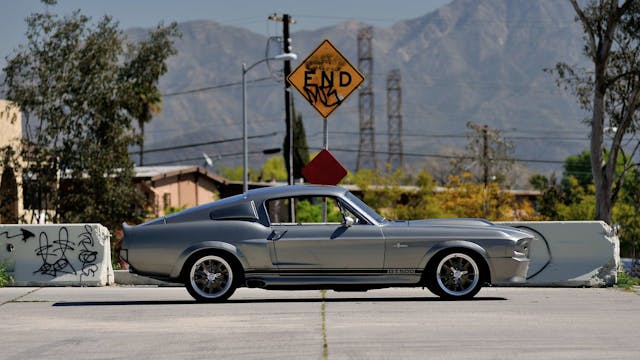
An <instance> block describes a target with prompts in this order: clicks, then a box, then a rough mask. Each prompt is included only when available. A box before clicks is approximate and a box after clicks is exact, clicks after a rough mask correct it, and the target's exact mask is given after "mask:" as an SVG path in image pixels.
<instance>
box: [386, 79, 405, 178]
mask: <svg viewBox="0 0 640 360" xmlns="http://www.w3.org/2000/svg"><path fill="white" fill-rule="evenodd" d="M387 119H388V130H389V135H388V138H389V157H388V158H387V162H388V163H389V164H390V166H391V168H392V169H399V168H400V169H401V168H403V167H404V153H403V149H402V88H401V77H400V70H398V69H395V70H392V71H390V72H389V75H387Z"/></svg>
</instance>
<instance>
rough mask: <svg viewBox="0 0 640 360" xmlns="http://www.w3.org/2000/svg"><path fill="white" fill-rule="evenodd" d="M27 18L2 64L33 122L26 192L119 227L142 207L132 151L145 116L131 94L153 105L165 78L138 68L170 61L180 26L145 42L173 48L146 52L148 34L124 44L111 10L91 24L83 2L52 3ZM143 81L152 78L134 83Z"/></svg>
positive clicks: (68, 213)
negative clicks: (76, 7)
mask: <svg viewBox="0 0 640 360" xmlns="http://www.w3.org/2000/svg"><path fill="white" fill-rule="evenodd" d="M48 3H55V2H54V1H49V2H48ZM26 22H27V33H26V35H27V44H26V45H24V46H22V47H20V48H19V49H18V51H17V53H16V54H15V55H14V56H13V57H11V58H8V59H7V66H6V67H5V68H4V72H5V74H6V78H5V81H4V84H5V86H6V89H7V98H8V99H9V100H11V101H13V102H14V103H16V104H17V105H18V106H20V108H21V109H22V111H23V117H24V119H25V122H26V128H27V131H26V138H27V139H26V142H25V144H24V146H23V158H24V159H25V160H26V163H27V165H26V169H24V171H23V173H24V174H29V175H31V177H30V178H29V179H27V182H29V183H30V184H27V185H26V186H25V191H26V189H33V190H35V191H37V192H38V194H39V195H40V196H39V198H40V200H41V201H40V203H41V204H40V207H41V209H53V210H55V216H54V219H53V220H54V221H66V222H100V223H102V224H104V225H105V226H107V227H110V228H115V227H117V226H118V225H119V224H120V223H121V222H122V221H123V220H125V219H127V218H130V217H132V216H133V214H134V211H135V209H137V208H140V207H139V205H140V201H141V198H140V197H139V196H138V194H137V192H136V190H135V188H134V187H133V186H132V176H133V162H132V161H131V159H130V158H129V154H128V147H129V146H131V145H132V144H135V143H136V142H137V141H136V140H137V135H136V134H135V131H134V129H133V126H132V122H133V121H135V120H139V119H140V113H138V112H136V111H135V110H132V109H134V108H135V106H134V105H133V103H135V102H137V101H139V100H140V98H141V96H144V97H145V98H146V99H148V100H149V103H150V104H155V103H156V102H155V100H153V99H155V96H156V95H157V94H158V93H159V91H158V89H157V87H156V84H157V78H156V79H153V76H151V75H148V74H147V75H145V76H139V74H138V73H137V72H136V71H134V70H132V69H131V67H134V66H135V67H138V68H140V67H144V66H145V61H146V66H148V67H150V68H156V69H162V67H163V65H161V64H162V63H164V62H165V61H166V57H167V56H169V55H170V54H172V53H173V50H172V46H173V43H172V42H171V41H165V40H166V39H168V38H170V37H171V36H172V35H173V34H174V31H173V30H171V29H175V28H174V27H175V25H171V26H169V27H168V28H164V27H162V26H160V27H158V28H157V29H156V30H154V31H152V32H151V33H150V36H149V39H150V40H147V43H146V44H150V43H154V44H155V43H159V44H162V45H163V46H164V47H169V48H171V49H168V50H167V49H166V48H163V50H162V51H158V52H157V53H155V54H156V55H157V56H146V55H145V56H142V55H141V52H144V53H147V52H148V53H150V54H152V55H153V50H149V49H148V48H147V47H146V45H144V44H145V43H143V44H138V45H130V46H125V36H124V34H123V33H122V31H121V30H119V29H118V23H117V22H115V21H114V20H113V19H112V18H111V17H109V16H105V17H104V18H102V19H100V20H99V21H98V22H97V23H96V24H95V25H93V24H91V23H90V18H88V17H86V16H84V15H82V14H80V12H79V11H75V12H73V13H72V14H71V15H67V16H64V17H59V16H58V15H55V14H53V13H49V12H48V13H45V14H33V15H31V16H30V17H28V18H27V20H26ZM163 38H166V39H164V40H163ZM161 47H162V46H161ZM141 57H142V58H146V59H147V60H145V61H143V60H141ZM134 64H135V65H134ZM161 72H162V71H160V72H156V73H155V74H156V75H158V76H159V75H160V73H161ZM140 78H144V79H145V80H144V81H142V82H140V81H139V79H140ZM142 83H144V84H146V85H149V84H151V85H149V86H148V87H147V88H146V90H142V89H141V87H139V86H137V85H135V84H138V85H139V84H142Z"/></svg>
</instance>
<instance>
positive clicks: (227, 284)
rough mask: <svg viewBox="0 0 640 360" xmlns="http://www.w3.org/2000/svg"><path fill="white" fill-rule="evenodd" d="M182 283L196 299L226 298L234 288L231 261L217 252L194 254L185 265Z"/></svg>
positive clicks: (204, 300) (208, 300)
mask: <svg viewBox="0 0 640 360" xmlns="http://www.w3.org/2000/svg"><path fill="white" fill-rule="evenodd" d="M184 283H185V286H186V287H187V291H189V294H191V296H193V298H194V299H196V300H197V301H203V302H214V301H223V300H226V299H228V298H229V297H230V296H231V295H232V294H233V292H234V291H235V290H236V279H235V274H234V269H233V266H231V262H230V261H228V260H227V259H225V257H223V256H220V255H217V254H203V255H200V256H195V257H194V258H193V259H191V260H190V261H189V262H188V263H187V264H186V266H185V271H184Z"/></svg>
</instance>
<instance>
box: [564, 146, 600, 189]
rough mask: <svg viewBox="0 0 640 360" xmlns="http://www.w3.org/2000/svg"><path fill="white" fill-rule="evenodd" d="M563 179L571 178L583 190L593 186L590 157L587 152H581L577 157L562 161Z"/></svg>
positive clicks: (572, 156)
mask: <svg viewBox="0 0 640 360" xmlns="http://www.w3.org/2000/svg"><path fill="white" fill-rule="evenodd" d="M563 167H564V172H563V177H565V178H567V177H569V176H573V177H574V178H576V180H578V183H579V184H580V186H582V187H583V188H585V189H586V188H587V187H588V186H589V185H592V184H593V174H592V172H591V155H590V154H589V151H586V150H585V151H583V152H581V153H580V154H578V155H571V156H569V157H567V158H566V159H565V160H564V164H563Z"/></svg>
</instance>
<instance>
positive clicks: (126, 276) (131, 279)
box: [114, 270, 184, 287]
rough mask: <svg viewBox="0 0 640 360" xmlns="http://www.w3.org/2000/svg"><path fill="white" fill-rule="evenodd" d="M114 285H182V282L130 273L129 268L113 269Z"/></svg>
mask: <svg viewBox="0 0 640 360" xmlns="http://www.w3.org/2000/svg"><path fill="white" fill-rule="evenodd" d="M114 274H115V283H116V285H125V286H126V285H130V286H160V287H182V286H184V285H183V284H180V283H172V282H166V281H161V280H156V279H152V278H150V277H146V276H140V275H137V274H133V273H130V272H129V270H115V271H114Z"/></svg>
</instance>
